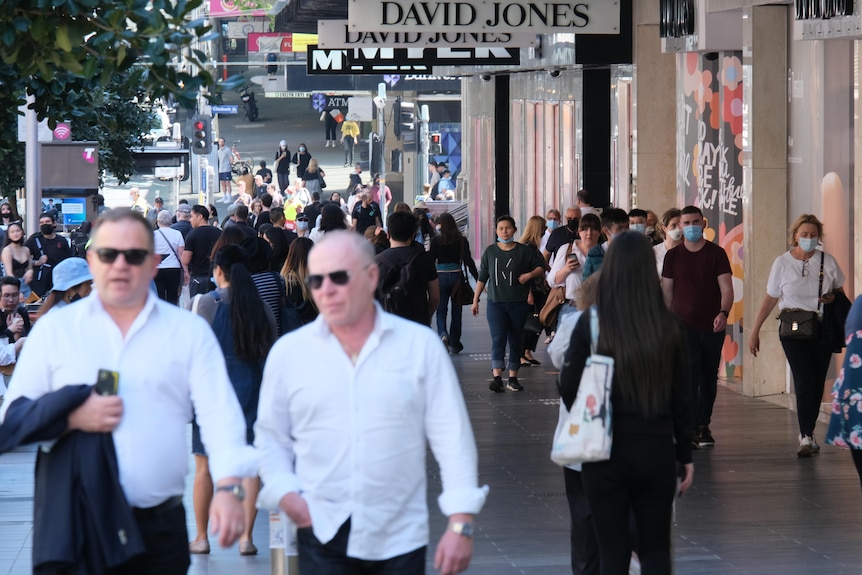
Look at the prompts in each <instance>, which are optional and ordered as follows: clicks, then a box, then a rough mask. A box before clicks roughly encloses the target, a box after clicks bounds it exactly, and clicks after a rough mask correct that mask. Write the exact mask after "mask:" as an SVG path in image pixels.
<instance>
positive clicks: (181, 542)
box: [33, 505, 191, 575]
mask: <svg viewBox="0 0 862 575" xmlns="http://www.w3.org/2000/svg"><path fill="white" fill-rule="evenodd" d="M138 528H139V529H140V530H141V535H142V537H143V539H144V547H145V548H146V552H145V553H144V554H143V555H139V556H138V557H136V558H135V559H133V560H131V561H129V562H128V563H125V564H124V565H122V566H120V567H117V568H115V569H111V570H110V575H153V574H157V575H185V574H186V573H187V572H188V570H189V565H191V559H190V558H189V534H188V531H187V530H186V512H185V508H184V507H183V506H182V505H178V506H176V507H174V508H173V509H170V510H167V511H165V512H164V513H161V514H159V515H156V516H154V517H148V518H146V519H138ZM33 573H35V574H36V575H88V574H87V573H83V572H81V571H80V570H78V569H76V568H74V567H73V568H68V567H66V566H63V567H58V566H54V565H46V566H44V567H41V568H39V569H34V571H33Z"/></svg>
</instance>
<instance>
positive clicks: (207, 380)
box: [0, 208, 257, 575]
mask: <svg viewBox="0 0 862 575" xmlns="http://www.w3.org/2000/svg"><path fill="white" fill-rule="evenodd" d="M87 262H88V263H89V265H90V270H91V272H92V274H93V284H94V288H95V290H94V292H93V295H91V296H89V297H86V298H83V299H82V300H80V301H78V302H76V303H74V304H71V305H69V306H66V307H65V308H63V309H60V310H57V311H55V312H52V313H50V314H48V315H46V316H45V317H43V318H41V319H40V320H39V322H38V323H37V324H36V326H35V328H34V330H33V331H32V332H31V334H30V337H29V338H28V342H32V343H31V344H30V345H25V346H24V349H23V350H22V352H21V356H20V358H19V360H18V365H17V367H16V369H15V374H14V376H13V377H12V381H11V383H10V391H9V394H7V397H6V402H5V403H4V405H3V409H2V411H0V421H2V418H5V416H6V410H7V409H8V407H9V405H10V404H12V403H13V402H14V401H15V400H16V399H17V398H18V397H21V396H23V397H26V398H30V399H38V398H40V397H42V396H44V395H46V394H48V393H50V392H53V391H57V390H59V389H61V388H63V387H65V386H69V385H77V384H81V383H88V382H89V383H95V382H96V380H97V377H98V375H99V372H100V370H108V371H114V372H116V373H117V374H118V376H119V380H118V386H117V393H116V395H108V396H100V395H96V394H95V393H93V394H92V395H91V396H90V397H89V399H87V400H86V401H85V402H84V403H83V404H82V405H81V406H80V407H79V408H78V409H77V410H75V411H74V412H72V413H71V415H69V418H68V422H67V426H66V427H67V429H66V431H73V430H81V431H84V432H89V433H111V434H112V435H113V442H114V446H115V449H116V458H117V464H118V472H119V473H118V475H119V483H120V485H121V486H122V490H123V493H124V495H125V498H126V500H127V502H128V504H129V505H130V507H131V508H132V511H133V514H134V516H135V519H136V521H137V523H138V526H139V528H140V531H141V533H142V534H143V541H144V546H145V549H146V551H145V552H144V553H143V554H141V555H138V556H136V557H135V558H134V559H132V560H131V561H129V562H128V563H124V564H123V565H122V566H120V567H119V568H117V570H115V571H114V570H112V571H111V572H112V573H115V572H116V573H123V574H138V573H140V574H149V573H158V574H159V575H181V574H184V573H186V572H187V570H188V567H189V564H190V559H189V552H188V534H187V532H186V520H185V511H184V510H183V505H182V493H183V487H184V485H185V478H186V475H187V474H188V469H187V466H188V459H189V457H188V453H189V447H188V443H187V440H186V433H187V430H188V423H189V421H190V420H191V417H192V410H193V409H194V412H195V414H196V416H197V421H198V424H199V425H200V427H201V431H202V434H203V440H204V444H205V445H206V448H207V451H208V452H209V455H210V469H211V472H212V476H213V479H214V481H215V484H216V486H217V487H216V491H217V492H216V494H215V497H214V498H213V502H212V506H211V508H210V518H211V523H210V524H211V526H212V532H213V533H218V536H219V537H218V539H219V543H220V544H221V545H223V546H229V545H231V544H233V543H234V542H235V541H236V540H237V538H238V537H239V536H240V534H241V533H242V531H243V510H242V505H241V501H242V498H243V497H244V492H243V490H242V487H241V485H240V481H241V478H243V477H253V476H255V475H256V473H257V456H256V453H255V451H254V449H253V448H252V447H251V446H249V445H246V431H245V420H244V418H243V415H242V411H241V409H240V407H239V402H238V400H237V398H236V394H235V392H234V390H233V387H232V386H231V383H230V380H229V379H228V375H227V370H226V368H225V362H224V358H223V356H222V353H221V348H220V347H219V344H218V341H217V340H216V338H215V336H214V335H213V332H212V329H210V327H209V325H208V324H207V323H206V322H205V321H204V320H203V319H201V318H200V317H198V316H195V315H192V314H190V313H188V312H186V311H183V310H181V309H180V308H177V307H176V306H172V305H170V304H168V303H166V302H163V301H161V300H159V299H158V298H157V297H156V296H155V294H154V293H152V292H151V290H150V282H151V281H152V279H153V277H154V275H155V273H156V267H157V265H158V262H157V260H156V258H155V256H154V254H153V230H152V229H151V228H150V226H149V224H148V223H147V221H146V220H145V219H144V217H143V215H141V214H140V213H137V212H134V211H132V210H130V209H123V208H120V209H115V210H111V211H109V212H106V214H105V215H104V216H103V217H102V218H101V219H100V220H99V224H98V226H97V228H96V231H95V232H94V235H93V238H92V244H91V246H90V249H89V250H88V252H87ZM156 350H157V352H158V353H157V356H158V358H157V359H156V360H154V359H153V357H154V355H153V354H154V352H155V351H156ZM65 433H66V432H64V434H63V435H61V436H60V437H59V438H57V440H56V443H55V445H54V447H53V449H59V448H60V446H61V443H60V442H62V441H63V438H64V437H65ZM37 481H38V478H37ZM37 490H38V485H37ZM96 519H98V518H96ZM35 531H36V533H37V534H38V533H39V532H40V527H39V525H36V526H35ZM122 540H123V536H122V534H121V537H120V541H121V542H122ZM36 567H37V565H34V569H35V568H36ZM58 572H59V571H58ZM62 572H64V573H65V572H66V571H62ZM69 572H75V573H77V572H79V571H77V570H76V571H69Z"/></svg>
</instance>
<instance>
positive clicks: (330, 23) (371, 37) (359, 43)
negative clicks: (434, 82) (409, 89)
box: [317, 20, 536, 49]
mask: <svg viewBox="0 0 862 575" xmlns="http://www.w3.org/2000/svg"><path fill="white" fill-rule="evenodd" d="M535 44H536V33H535V32H506V31H497V32H449V31H447V30H439V31H427V32H393V31H391V30H386V31H382V32H381V31H374V32H358V31H356V30H355V29H352V28H351V27H350V23H349V21H348V20H318V21H317V45H318V47H320V48H326V49H333V48H361V47H363V46H373V47H377V46H385V47H387V48H414V47H421V46H427V47H435V46H460V47H462V48H476V47H479V46H503V47H527V46H534V45H535Z"/></svg>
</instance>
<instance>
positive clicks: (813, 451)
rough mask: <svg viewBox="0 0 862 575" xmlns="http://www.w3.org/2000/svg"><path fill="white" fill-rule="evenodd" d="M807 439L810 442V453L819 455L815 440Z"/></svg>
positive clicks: (818, 447)
mask: <svg viewBox="0 0 862 575" xmlns="http://www.w3.org/2000/svg"><path fill="white" fill-rule="evenodd" d="M808 439H810V440H811V452H812V453H820V446H819V445H817V440H816V439H814V438H813V437H809V438H808Z"/></svg>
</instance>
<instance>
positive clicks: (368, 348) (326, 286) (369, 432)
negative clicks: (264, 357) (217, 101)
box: [255, 231, 487, 575]
mask: <svg viewBox="0 0 862 575" xmlns="http://www.w3.org/2000/svg"><path fill="white" fill-rule="evenodd" d="M308 273H309V276H308V285H309V287H310V289H311V293H312V297H313V298H314V302H315V304H316V305H317V308H318V310H319V311H320V315H319V316H318V318H317V319H316V320H315V321H314V322H312V323H311V324H308V325H306V326H304V327H302V328H300V329H298V330H296V331H294V332H291V333H289V334H287V335H285V336H283V337H282V338H281V339H280V340H278V342H276V344H275V346H274V347H273V350H272V353H271V354H270V358H279V357H283V356H284V354H288V353H293V350H296V349H297V348H298V347H297V346H301V348H302V349H303V354H304V355H303V357H304V359H305V360H306V361H307V362H308V363H309V364H310V365H314V366H315V372H314V377H296V375H295V374H291V373H289V372H286V371H285V370H284V369H283V362H281V361H280V360H276V359H272V360H271V361H268V362H267V365H266V368H265V370H264V376H263V384H262V388H261V397H260V407H259V409H258V418H257V423H256V425H255V437H256V439H255V445H256V446H257V448H258V449H259V451H260V452H261V453H260V455H261V478H262V479H263V482H264V486H265V487H264V490H263V491H262V492H261V495H260V497H259V501H260V502H261V506H262V507H269V506H270V505H272V507H275V506H276V505H277V506H279V507H280V508H281V509H282V510H283V511H284V512H285V513H287V515H288V516H289V517H290V518H291V520H292V521H293V522H294V523H295V524H296V526H297V527H298V532H297V544H298V548H299V570H300V572H301V573H302V575H318V574H319V575H329V574H331V573H342V574H352V573H356V574H359V573H400V574H413V573H416V574H417V575H418V574H423V573H425V553H426V547H427V545H428V508H427V503H426V477H427V470H426V466H425V449H426V447H425V446H426V442H427V444H429V445H430V447H431V450H432V452H433V453H434V457H435V458H436V459H437V462H438V463H439V465H440V476H441V478H442V482H443V492H442V494H441V495H440V497H439V498H438V503H439V505H440V509H441V511H442V512H443V514H444V515H446V516H448V518H449V524H448V527H447V529H446V531H445V533H444V534H443V536H442V537H441V539H440V542H439V543H438V545H437V549H436V553H435V559H434V563H435V567H436V568H437V569H439V570H440V572H441V573H442V574H443V575H453V574H455V573H460V572H461V571H464V570H465V569H467V567H468V566H469V564H470V559H471V557H472V553H473V541H472V534H473V516H474V515H475V514H476V513H478V512H479V511H480V510H481V508H482V505H483V504H484V502H485V497H486V494H487V487H479V485H478V477H477V476H478V471H477V454H476V443H475V440H474V438H473V430H472V428H471V426H470V420H469V418H468V417H467V410H466V407H465V405H464V398H463V395H462V393H461V390H460V386H459V384H458V379H457V376H456V374H455V370H454V368H453V367H452V363H451V361H450V360H449V357H448V354H447V353H446V350H445V348H444V347H443V344H442V343H441V342H440V339H439V338H438V337H437V335H436V333H435V332H433V331H431V330H430V329H428V328H427V327H425V326H422V325H419V324H417V323H415V322H411V321H409V320H405V319H402V318H399V317H397V316H394V315H392V314H389V313H386V312H384V311H383V309H382V308H381V307H380V306H379V305H378V304H377V303H376V302H375V301H374V292H375V289H376V287H377V279H378V274H379V272H378V267H377V264H376V263H375V259H374V250H373V248H372V247H371V244H370V243H368V241H366V240H365V239H364V238H363V237H361V236H359V235H358V234H356V233H353V232H347V231H344V232H340V231H335V232H329V233H328V234H326V236H325V237H324V239H323V240H321V241H320V242H319V243H318V244H316V245H315V246H314V248H313V249H312V251H311V253H310V256H309V260H308Z"/></svg>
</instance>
